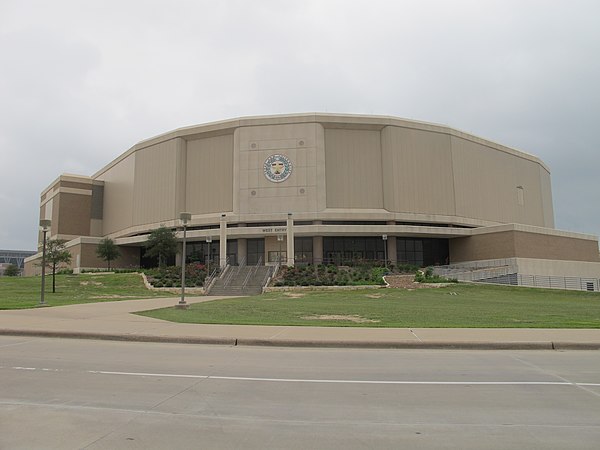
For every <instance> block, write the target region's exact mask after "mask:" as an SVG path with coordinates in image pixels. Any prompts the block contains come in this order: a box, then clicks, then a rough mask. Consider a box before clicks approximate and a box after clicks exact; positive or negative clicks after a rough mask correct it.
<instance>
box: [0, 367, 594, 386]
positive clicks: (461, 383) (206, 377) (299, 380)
mask: <svg viewBox="0 0 600 450" xmlns="http://www.w3.org/2000/svg"><path fill="white" fill-rule="evenodd" d="M0 369H13V370H28V371H43V372H60V371H61V369H47V368H36V367H2V366H0ZM86 373H91V374H95V375H120V376H130V377H158V378H193V379H202V380H227V381H259V382H260V381H262V382H271V383H329V384H396V385H403V384H404V385H429V386H432V385H433V386H436V385H437V386H465V385H474V386H600V383H576V382H569V381H421V380H328V379H310V378H264V377H228V376H219V375H191V374H181V373H149V372H113V371H108V370H87V371H86Z"/></svg>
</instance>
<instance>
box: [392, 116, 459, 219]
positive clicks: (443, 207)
mask: <svg viewBox="0 0 600 450" xmlns="http://www.w3.org/2000/svg"><path fill="white" fill-rule="evenodd" d="M381 139H382V152H383V189H384V199H385V208H386V209H387V210H388V211H393V212H408V213H418V214H443V215H454V214H455V207H454V186H453V183H454V181H453V177H452V153H451V151H450V136H449V135H447V134H442V133H434V132H430V131H421V130H412V129H408V128H400V127H385V128H384V129H383V130H382V132H381Z"/></svg>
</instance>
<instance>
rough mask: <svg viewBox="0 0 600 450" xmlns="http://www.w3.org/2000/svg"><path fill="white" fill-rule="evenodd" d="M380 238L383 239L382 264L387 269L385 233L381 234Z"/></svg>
mask: <svg viewBox="0 0 600 450" xmlns="http://www.w3.org/2000/svg"><path fill="white" fill-rule="evenodd" d="M381 239H383V259H384V265H385V268H386V269H387V234H384V235H382V236H381Z"/></svg>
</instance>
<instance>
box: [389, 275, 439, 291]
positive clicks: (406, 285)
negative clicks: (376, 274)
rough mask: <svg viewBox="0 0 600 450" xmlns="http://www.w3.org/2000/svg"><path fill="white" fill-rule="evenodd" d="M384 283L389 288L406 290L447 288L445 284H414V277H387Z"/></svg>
mask: <svg viewBox="0 0 600 450" xmlns="http://www.w3.org/2000/svg"><path fill="white" fill-rule="evenodd" d="M385 281H387V282H388V284H389V285H390V287H391V288H398V289H407V290H409V291H412V290H413V289H427V288H439V287H445V286H448V284H447V283H416V282H415V276H414V275H387V276H386V277H385Z"/></svg>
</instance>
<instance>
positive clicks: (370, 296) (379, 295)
mask: <svg viewBox="0 0 600 450" xmlns="http://www.w3.org/2000/svg"><path fill="white" fill-rule="evenodd" d="M365 297H368V298H381V297H383V295H381V294H367V295H365Z"/></svg>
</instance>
